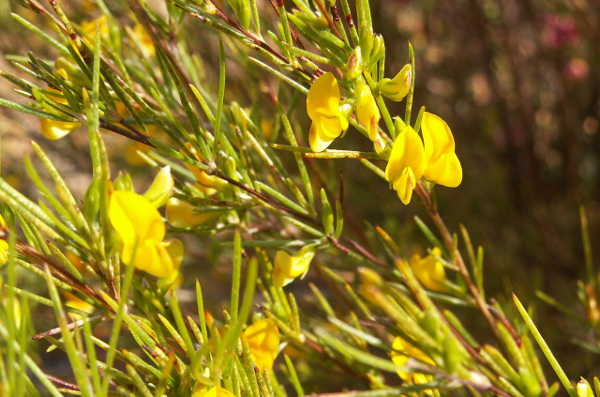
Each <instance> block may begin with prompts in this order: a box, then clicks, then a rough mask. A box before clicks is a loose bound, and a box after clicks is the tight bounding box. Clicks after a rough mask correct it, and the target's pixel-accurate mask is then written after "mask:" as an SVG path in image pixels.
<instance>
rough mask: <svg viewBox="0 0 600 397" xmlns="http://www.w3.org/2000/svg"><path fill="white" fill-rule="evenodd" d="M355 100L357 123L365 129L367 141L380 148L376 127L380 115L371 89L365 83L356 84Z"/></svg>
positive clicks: (377, 128)
mask: <svg viewBox="0 0 600 397" xmlns="http://www.w3.org/2000/svg"><path fill="white" fill-rule="evenodd" d="M356 98H357V100H356V118H357V119H358V122H359V123H360V124H362V125H363V127H365V129H366V130H367V133H368V134H369V139H370V140H371V141H373V142H375V143H376V148H377V147H380V148H382V147H383V146H382V144H383V142H381V141H380V137H379V126H378V124H379V119H380V118H381V115H380V113H379V108H378V107H377V103H376V102H375V98H373V94H372V93H371V89H370V88H369V86H368V85H367V84H366V83H364V82H361V84H358V87H357V94H356Z"/></svg>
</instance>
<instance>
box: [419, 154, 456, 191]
mask: <svg viewBox="0 0 600 397" xmlns="http://www.w3.org/2000/svg"><path fill="white" fill-rule="evenodd" d="M425 178H427V179H428V180H430V181H432V182H435V183H437V184H439V185H443V186H447V187H457V186H459V185H460V184H461V182H462V166H461V165H460V160H458V157H457V156H456V153H454V152H452V153H446V154H444V155H442V156H440V157H439V158H438V160H437V161H436V162H433V163H430V164H429V166H428V167H427V171H426V172H425Z"/></svg>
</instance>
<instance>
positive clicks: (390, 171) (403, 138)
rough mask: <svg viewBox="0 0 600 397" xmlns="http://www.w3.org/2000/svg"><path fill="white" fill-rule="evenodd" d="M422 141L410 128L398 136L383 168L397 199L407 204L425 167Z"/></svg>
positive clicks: (407, 127)
mask: <svg viewBox="0 0 600 397" xmlns="http://www.w3.org/2000/svg"><path fill="white" fill-rule="evenodd" d="M426 164H427V163H426V159H425V150H424V148H423V141H421V138H420V137H419V135H418V134H417V133H416V132H415V130H413V129H412V127H410V126H406V127H405V128H404V130H403V131H402V132H401V133H400V134H398V136H397V137H396V140H395V141H394V145H393V146H392V151H391V153H390V157H389V160H388V163H387V166H386V168H385V178H386V179H387V180H388V181H389V182H390V183H391V184H392V186H393V188H394V190H396V192H397V193H398V197H399V198H400V200H401V201H402V203H404V204H408V203H409V202H410V199H411V197H412V191H413V189H414V188H415V186H416V184H417V182H418V181H419V179H420V178H421V176H422V175H423V172H424V171H425V167H426Z"/></svg>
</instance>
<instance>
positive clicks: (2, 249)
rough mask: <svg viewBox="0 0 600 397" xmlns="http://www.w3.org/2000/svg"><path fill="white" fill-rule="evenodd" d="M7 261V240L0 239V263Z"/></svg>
mask: <svg viewBox="0 0 600 397" xmlns="http://www.w3.org/2000/svg"><path fill="white" fill-rule="evenodd" d="M7 261H8V242H6V240H0V265H4V264H5V263H6V262H7Z"/></svg>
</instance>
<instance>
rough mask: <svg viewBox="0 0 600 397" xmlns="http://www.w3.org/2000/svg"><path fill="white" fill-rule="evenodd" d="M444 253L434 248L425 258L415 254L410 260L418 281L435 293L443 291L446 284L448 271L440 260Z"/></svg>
mask: <svg viewBox="0 0 600 397" xmlns="http://www.w3.org/2000/svg"><path fill="white" fill-rule="evenodd" d="M441 255H442V252H441V251H440V249H439V248H437V247H436V248H434V249H432V250H431V253H429V255H427V256H426V257H425V258H421V256H420V255H418V254H415V255H413V256H412V258H411V259H410V267H411V269H412V271H413V273H414V274H415V276H416V277H417V279H418V280H419V281H420V282H421V284H423V285H424V286H425V287H426V288H428V289H430V290H433V291H443V290H444V289H445V284H446V271H445V270H444V265H443V264H442V261H441V260H440V257H441Z"/></svg>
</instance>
